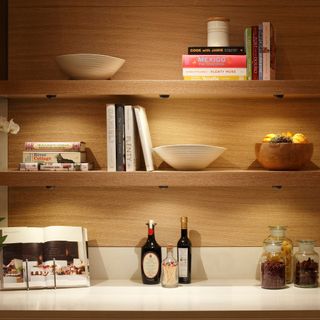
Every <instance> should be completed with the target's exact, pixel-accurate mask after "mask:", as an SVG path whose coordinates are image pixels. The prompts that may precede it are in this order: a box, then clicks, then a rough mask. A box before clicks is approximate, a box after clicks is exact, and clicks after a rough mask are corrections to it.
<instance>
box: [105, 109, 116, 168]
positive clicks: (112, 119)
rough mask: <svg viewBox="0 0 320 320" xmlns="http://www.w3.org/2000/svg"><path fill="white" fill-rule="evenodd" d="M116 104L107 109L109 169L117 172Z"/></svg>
mask: <svg viewBox="0 0 320 320" xmlns="http://www.w3.org/2000/svg"><path fill="white" fill-rule="evenodd" d="M115 110H116V109H115V105H114V104H108V105H107V107H106V116H107V169H108V171H111V172H115V171H116V169H117V168H116V111H115Z"/></svg>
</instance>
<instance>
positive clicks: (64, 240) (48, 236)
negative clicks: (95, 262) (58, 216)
mask: <svg viewBox="0 0 320 320" xmlns="http://www.w3.org/2000/svg"><path fill="white" fill-rule="evenodd" d="M2 234H3V235H7V239H6V241H5V245H4V247H3V250H2V257H1V258H2V261H3V270H2V275H3V277H2V279H1V289H2V290H8V289H32V288H59V287H85V286H89V285H90V280H89V261H88V254H87V230H86V229H85V228H82V227H68V226H50V227H44V228H40V227H10V228H2Z"/></svg>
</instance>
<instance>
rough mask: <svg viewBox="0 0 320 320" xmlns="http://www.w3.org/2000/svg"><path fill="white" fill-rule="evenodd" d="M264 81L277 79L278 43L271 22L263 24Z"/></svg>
mask: <svg viewBox="0 0 320 320" xmlns="http://www.w3.org/2000/svg"><path fill="white" fill-rule="evenodd" d="M262 27H263V80H274V79H275V78H276V41H275V32H274V28H273V25H272V23H271V22H263V23H262Z"/></svg>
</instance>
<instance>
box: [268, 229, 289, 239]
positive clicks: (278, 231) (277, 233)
mask: <svg viewBox="0 0 320 320" xmlns="http://www.w3.org/2000/svg"><path fill="white" fill-rule="evenodd" d="M269 229H270V233H271V234H272V235H273V236H275V237H284V235H285V233H286V230H287V226H269Z"/></svg>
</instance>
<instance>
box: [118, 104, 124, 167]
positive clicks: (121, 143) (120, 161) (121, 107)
mask: <svg viewBox="0 0 320 320" xmlns="http://www.w3.org/2000/svg"><path fill="white" fill-rule="evenodd" d="M124 130H125V129H124V105H123V104H116V159H117V160H116V163H117V171H125V151H124V150H125V145H124V139H125V133H124Z"/></svg>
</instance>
